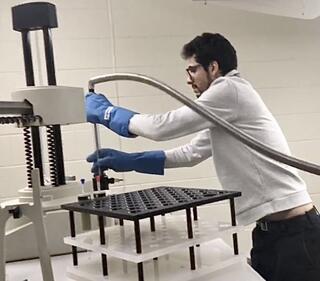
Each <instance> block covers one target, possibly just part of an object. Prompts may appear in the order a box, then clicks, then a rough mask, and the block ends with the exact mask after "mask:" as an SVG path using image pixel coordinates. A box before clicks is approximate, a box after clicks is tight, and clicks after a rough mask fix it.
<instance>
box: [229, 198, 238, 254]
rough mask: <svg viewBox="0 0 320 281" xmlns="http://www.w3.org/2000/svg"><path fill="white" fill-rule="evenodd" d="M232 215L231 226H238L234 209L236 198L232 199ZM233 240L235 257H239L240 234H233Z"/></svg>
mask: <svg viewBox="0 0 320 281" xmlns="http://www.w3.org/2000/svg"><path fill="white" fill-rule="evenodd" d="M230 213H231V224H232V226H236V225H237V222H236V212H235V207H234V198H232V199H230ZM232 239H233V252H234V254H235V255H239V247H238V234H237V233H233V234H232Z"/></svg>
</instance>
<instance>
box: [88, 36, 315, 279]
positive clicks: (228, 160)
mask: <svg viewBox="0 0 320 281" xmlns="http://www.w3.org/2000/svg"><path fill="white" fill-rule="evenodd" d="M182 56H183V58H185V59H186V60H187V62H188V67H187V72H188V84H190V85H191V86H192V88H193V90H194V92H195V93H196V95H197V97H198V99H197V100H196V101H195V102H196V103H197V104H199V105H200V106H202V107H204V108H206V109H207V110H209V111H211V112H213V113H215V114H217V115H218V116H220V117H222V118H223V119H224V120H226V121H228V122H230V123H232V124H233V125H234V126H236V127H237V128H239V129H241V130H243V131H244V132H245V133H247V134H249V135H250V136H252V137H254V138H255V139H257V140H259V141H261V142H263V143H266V144H267V145H269V146H271V147H273V148H275V149H277V150H278V151H281V152H283V153H286V154H290V151H289V147H288V145H287V142H286V140H285V137H284V135H283V133H282V131H281V129H280V127H279V125H278V124H277V122H276V120H275V119H274V117H273V116H272V114H271V113H270V112H269V110H268V109H267V107H266V106H265V104H264V103H263V101H262V100H261V98H260V97H259V95H258V94H257V92H256V91H255V90H254V88H253V87H252V86H251V85H250V83H249V82H247V81H246V80H244V79H243V78H241V77H240V75H239V72H238V71H237V55H236V51H235V49H234V47H233V46H232V45H231V44H230V42H229V41H228V40H227V39H226V38H224V37H223V36H222V35H220V34H211V33H203V34H202V35H201V36H197V37H196V38H194V39H193V40H192V41H190V42H189V43H187V44H186V45H185V46H184V47H183V50H182ZM86 107H87V118H88V121H89V122H92V123H100V124H103V125H105V126H106V127H108V128H110V129H111V130H113V131H114V132H116V133H118V134H119V135H122V136H125V137H135V136H143V137H146V138H149V139H153V140H157V141H161V140H168V139H174V138H177V137H181V136H184V135H188V134H191V133H194V132H198V131H200V133H198V135H196V137H195V138H193V139H192V140H191V142H190V143H189V144H186V145H183V146H181V147H177V148H174V149H171V150H166V151H161V150H160V151H148V152H139V153H125V152H121V151H116V150H111V149H103V150H101V151H100V157H101V159H100V160H99V161H97V159H96V154H95V153H94V154H92V155H90V156H89V157H88V161H89V162H93V167H92V170H93V172H97V171H98V167H100V168H101V169H102V170H105V169H108V168H111V169H113V170H115V171H132V170H135V171H137V172H142V173H151V174H163V173H164V168H175V167H185V166H193V165H195V164H197V163H199V162H201V161H203V160H205V159H207V158H208V157H210V156H213V160H214V164H215V167H216V171H217V176H218V178H219V180H220V182H221V185H222V187H223V188H225V189H229V190H239V191H241V192H242V196H241V197H240V198H239V199H237V200H236V213H237V220H238V222H239V223H240V224H250V223H252V222H255V221H256V222H257V225H256V228H255V229H254V231H253V248H252V250H251V259H252V266H253V267H254V269H255V270H257V271H258V272H259V273H260V274H261V275H262V277H264V278H265V279H266V280H267V281H280V280H281V281H315V280H320V218H319V216H318V213H317V211H316V210H315V208H313V205H312V202H311V199H310V196H309V194H308V192H307V190H306V186H305V183H304V182H303V180H302V179H301V178H300V177H299V175H298V174H297V171H296V170H295V169H294V168H291V167H289V166H286V165H284V164H281V163H279V162H276V161H274V160H272V159H269V158H267V157H265V156H263V155H261V154H259V153H258V152H256V151H254V150H252V149H251V148H249V147H247V146H246V145H244V144H242V143H241V142H240V141H238V140H237V139H235V138H234V137H232V136H231V135H229V134H227V133H226V132H225V131H224V130H222V129H220V128H219V127H216V126H215V125H213V124H212V123H210V122H208V121H207V120H205V119H203V118H202V117H201V116H199V115H198V114H197V113H195V112H193V111H192V110H191V109H189V108H187V107H186V106H183V107H181V108H178V109H176V110H172V111H170V112H167V113H164V114H155V115H150V114H149V115H146V114H137V113H135V112H132V111H130V110H128V109H124V108H121V107H116V106H113V105H112V104H111V103H110V101H108V100H107V99H106V98H105V97H104V96H103V95H96V94H89V95H87V97H86Z"/></svg>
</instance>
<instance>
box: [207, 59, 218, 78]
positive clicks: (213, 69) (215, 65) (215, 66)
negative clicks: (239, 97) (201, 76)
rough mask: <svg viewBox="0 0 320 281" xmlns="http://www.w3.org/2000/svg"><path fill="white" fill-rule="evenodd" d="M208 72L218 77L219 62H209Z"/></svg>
mask: <svg viewBox="0 0 320 281" xmlns="http://www.w3.org/2000/svg"><path fill="white" fill-rule="evenodd" d="M209 69H210V72H211V74H212V76H213V77H219V76H220V68H219V64H218V62H217V61H213V62H212V63H211V64H210V68H209Z"/></svg>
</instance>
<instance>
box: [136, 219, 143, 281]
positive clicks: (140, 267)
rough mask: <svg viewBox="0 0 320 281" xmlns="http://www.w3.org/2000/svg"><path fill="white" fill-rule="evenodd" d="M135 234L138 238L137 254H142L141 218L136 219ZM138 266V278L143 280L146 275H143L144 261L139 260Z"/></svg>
mask: <svg viewBox="0 0 320 281" xmlns="http://www.w3.org/2000/svg"><path fill="white" fill-rule="evenodd" d="M134 235H135V238H136V252H137V254H141V252H142V247H141V233H140V224H139V220H135V221H134ZM137 267H138V280H139V281H143V280H144V276H143V263H142V262H139V263H138V264H137Z"/></svg>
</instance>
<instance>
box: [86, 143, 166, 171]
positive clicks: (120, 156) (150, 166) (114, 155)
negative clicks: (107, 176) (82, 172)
mask: <svg viewBox="0 0 320 281" xmlns="http://www.w3.org/2000/svg"><path fill="white" fill-rule="evenodd" d="M165 159H166V156H165V153H164V151H161V150H160V151H146V152H137V153H126V152H122V151H118V150H114V149H109V148H106V149H100V150H99V161H97V153H96V152H95V153H92V154H91V155H89V156H88V158H87V161H88V162H93V165H92V169H91V171H92V172H93V173H94V174H98V173H99V167H100V169H101V171H104V170H107V169H112V170H114V171H116V172H129V171H136V172H139V173H145V174H155V175H163V174H164V162H165Z"/></svg>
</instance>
